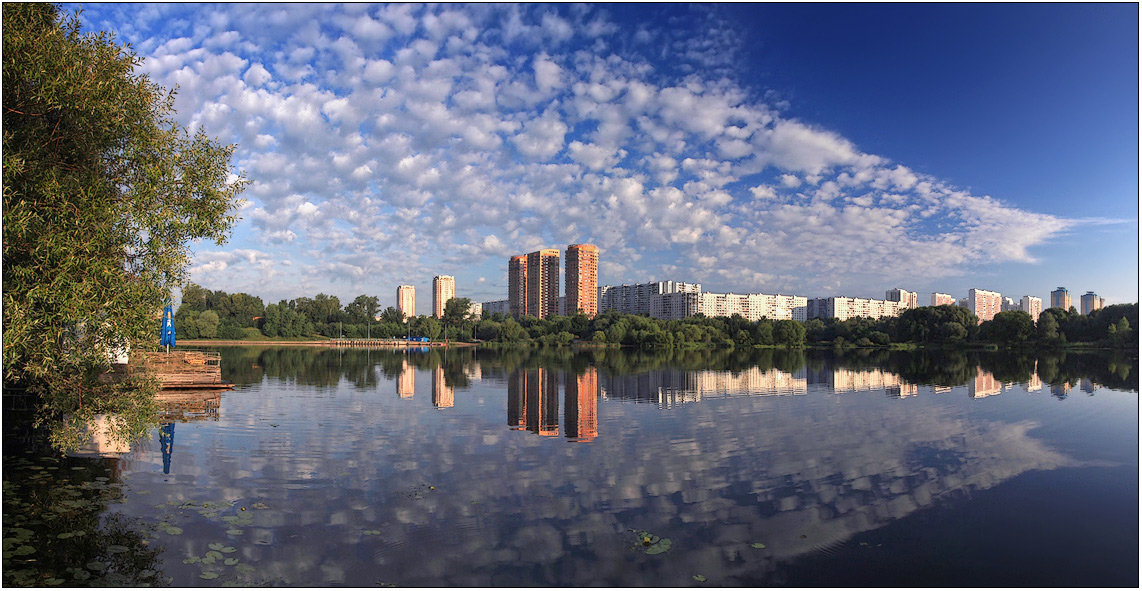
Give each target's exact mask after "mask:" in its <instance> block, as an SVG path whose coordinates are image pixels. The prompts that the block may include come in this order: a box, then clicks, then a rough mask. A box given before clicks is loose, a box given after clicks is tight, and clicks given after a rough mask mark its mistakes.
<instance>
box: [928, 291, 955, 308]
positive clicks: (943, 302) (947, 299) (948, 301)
mask: <svg viewBox="0 0 1142 591" xmlns="http://www.w3.org/2000/svg"><path fill="white" fill-rule="evenodd" d="M932 305H933V306H954V305H956V298H954V297H952V296H951V294H947V293H939V292H933V293H932Z"/></svg>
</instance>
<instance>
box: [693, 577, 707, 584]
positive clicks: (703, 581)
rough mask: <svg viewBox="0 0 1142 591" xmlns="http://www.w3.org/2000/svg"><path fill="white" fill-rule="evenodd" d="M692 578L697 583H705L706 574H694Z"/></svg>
mask: <svg viewBox="0 0 1142 591" xmlns="http://www.w3.org/2000/svg"><path fill="white" fill-rule="evenodd" d="M694 580H695V581H698V582H699V583H705V582H706V575H694Z"/></svg>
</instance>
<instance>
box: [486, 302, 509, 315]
mask: <svg viewBox="0 0 1142 591" xmlns="http://www.w3.org/2000/svg"><path fill="white" fill-rule="evenodd" d="M482 306H483V308H484V309H483V311H482V314H485V315H488V316H491V315H492V314H507V315H509V316H510V315H511V313H512V309H511V301H510V300H495V301H491V302H484V303H483V304H482Z"/></svg>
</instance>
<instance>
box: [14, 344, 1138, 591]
mask: <svg viewBox="0 0 1142 591" xmlns="http://www.w3.org/2000/svg"><path fill="white" fill-rule="evenodd" d="M292 351H294V352H285V351H274V350H271V349H253V350H241V349H235V350H227V351H226V352H224V353H223V371H224V374H225V372H227V371H228V370H227V369H226V368H227V367H228V364H233V365H234V367H235V371H236V372H237V374H235V375H241V376H245V377H244V378H243V379H244V380H245V381H244V382H243V383H242V384H240V386H239V387H238V388H237V389H236V390H235V391H232V392H228V393H225V394H223V395H222V397H221V399H220V401H219V402H218V403H215V402H213V401H208V400H203V401H201V406H197V407H194V409H190V407H189V406H188V407H186V408H187V410H188V412H187V413H185V414H189V416H191V417H199V418H197V419H191V418H186V419H185V424H182V425H176V424H175V423H176V422H184V421H183V420H181V419H174V418H170V419H169V420H164V421H163V427H162V428H161V429H160V430H159V433H158V435H157V439H158V445H157V446H151V447H149V448H148V447H146V446H143V447H142V448H141V449H138V450H137V451H136V452H133V453H136V454H137V455H138V457H137V458H136V459H135V460H134V461H132V462H129V463H126V468H124V476H123V479H124V482H126V483H128V484H129V487H130V489H131V490H132V491H139V492H138V493H137V494H136V493H132V494H131V495H129V498H127V499H125V503H123V504H122V505H121V506H118V507H117V509H116V511H120V512H121V513H123V514H124V515H130V516H135V517H139V518H140V519H144V520H147V521H148V522H150V523H152V524H158V523H165V524H167V525H166V526H165V527H167V528H176V529H180V530H183V531H184V533H183V534H180V535H181V536H182V537H179V538H172V537H169V536H168V535H167V534H163V535H164V536H166V537H163V538H162V539H163V541H164V542H166V543H168V545H167V547H166V549H165V550H164V551H163V552H162V563H163V564H162V567H163V569H164V570H165V571H166V572H167V573H168V574H169V575H170V576H174V577H175V583H174V584H176V585H179V586H186V585H192V584H195V583H198V582H199V577H200V574H201V573H203V572H204V570H203V569H204V567H202V566H201V565H200V564H194V563H187V562H185V561H187V560H190V559H191V558H192V557H194V556H198V557H202V556H204V555H205V554H206V553H207V552H208V551H209V550H210V548H211V544H215V545H217V544H221V543H223V542H224V543H225V544H228V545H229V546H232V547H234V548H236V549H237V550H236V552H235V554H234V556H235V557H240V559H241V564H243V565H251V566H250V571H249V572H248V574H242V573H239V572H237V571H235V570H234V569H229V570H227V569H225V568H221V567H218V568H216V569H215V570H209V569H206V572H220V573H222V574H221V578H220V579H219V582H223V581H224V582H227V583H239V584H274V585H296V586H305V585H351V586H373V585H376V584H378V581H381V582H393V583H396V584H399V585H402V586H440V585H448V586H521V585H522V586H534V585H543V586H554V585H559V586H587V585H607V586H651V585H654V586H679V585H685V584H689V583H690V581H692V580H693V578H692V577H693V575H694V574H695V573H703V574H705V575H706V576H709V577H710V581H711V582H712V583H714V584H718V585H723V586H725V585H762V584H767V585H768V584H779V583H780V582H781V579H780V572H781V568H782V565H783V564H788V562H789V561H790V560H792V559H793V558H798V557H801V558H804V557H811V556H825V557H826V558H827V557H828V556H830V555H831V554H830V553H831V552H833V551H834V550H835V549H836V548H838V547H839V546H840V545H843V544H845V543H846V541H848V540H852V539H853V537H854V536H857V535H859V534H861V532H868V531H871V530H875V529H878V528H882V527H884V526H886V525H888V524H890V523H893V522H897V521H899V520H901V519H906V518H908V517H909V516H912V515H915V514H916V513H917V512H919V511H921V510H923V509H925V508H929V507H934V506H937V505H945V504H953V505H954V504H956V503H964V504H967V505H965V506H968V507H973V506H972V505H970V502H971V497H972V495H973V494H974V493H975V492H976V491H982V490H986V489H989V488H993V487H996V486H998V485H999V484H1001V483H1013V482H1014V480H1013V479H1015V477H1016V476H1019V475H1023V474H1027V473H1029V472H1036V473H1051V472H1052V471H1058V470H1059V469H1060V468H1069V467H1074V466H1078V465H1082V464H1084V463H1091V462H1090V461H1089V460H1090V458H1092V457H1093V458H1095V459H1097V460H1100V462H1101V463H1100V464H1099V465H1102V466H1106V465H1111V464H1112V460H1113V461H1114V462H1127V463H1129V462H1130V461H1133V462H1134V464H1133V466H1135V468H1134V469H1135V470H1136V458H1134V459H1133V460H1131V458H1130V457H1129V454H1126V453H1125V452H1119V451H1115V450H1121V449H1122V446H1121V445H1119V444H1121V443H1122V442H1123V441H1125V442H1128V443H1129V442H1136V437H1137V425H1136V423H1134V424H1132V422H1131V420H1130V419H1129V418H1122V417H1123V414H1124V413H1117V414H1114V413H1111V412H1110V410H1111V409H1114V408H1116V407H1114V406H1113V405H1112V404H1110V403H1117V402H1116V401H1118V400H1121V399H1122V398H1123V397H1122V396H1121V395H1122V393H1121V392H1115V391H1113V387H1111V390H1112V391H1111V392H1108V393H1106V394H1105V395H1104V394H1103V393H1100V388H1102V387H1103V386H1100V384H1103V383H1105V382H1102V381H1101V380H1104V379H1114V380H1119V381H1120V382H1121V381H1123V380H1126V381H1127V382H1128V381H1129V379H1130V378H1131V376H1133V375H1134V371H1133V367H1134V366H1135V365H1136V362H1135V361H1133V360H1129V359H1125V360H1124V359H1120V358H1118V359H1116V358H1107V357H1105V356H1104V357H1102V358H1101V359H1100V358H1096V357H1083V356H1075V355H1071V354H1068V355H1066V356H1055V357H1052V358H1048V357H1046V356H1038V357H1036V356H1024V357H1021V358H1019V359H1014V360H1012V359H1008V360H1004V359H993V358H991V357H988V356H986V355H976V354H960V353H956V354H950V355H949V354H944V353H938V354H933V355H927V354H908V355H902V354H899V353H897V352H875V353H872V354H866V352H856V353H852V354H850V353H834V352H829V351H826V352H815V351H814V352H782V351H744V352H743V351H738V352H734V351H699V352H679V351H672V352H666V353H654V352H625V351H600V350H590V351H578V352H577V351H572V350H559V351H543V350H529V349H523V350H514V351H507V352H486V351H473V350H465V351H439V350H431V351H428V352H424V353H419V352H412V353H404V352H399V353H394V354H390V353H391V352H384V351H360V352H355V351H352V350H344V351H339V352H338V351H326V350H316V351H314V350H311V351H309V352H308V353H304V350H300V349H293V350H292ZM298 351H301V352H303V353H304V354H299V353H298ZM231 352H232V353H233V354H231ZM1015 357H1019V356H1015ZM945 362H946V363H947V365H943V364H944V363H945ZM1112 366H1113V368H1114V369H1113V371H1111V369H1110V368H1111V367H1112ZM310 370H312V371H314V372H315V373H314V375H306V372H308V371H310ZM1084 372H1087V373H1084ZM418 373H421V374H422V375H421V387H422V397H420V398H415V399H414V398H413V394H414V393H415V383H416V375H417V374H418ZM1020 377H1023V378H1024V379H1022V380H1021V379H1018V378H1020ZM1048 377H1050V379H1048ZM224 379H228V380H230V381H235V382H237V381H239V380H236V379H234V377H233V376H232V375H230V374H225V375H224ZM1134 379H1135V380H1136V377H1135V378H1134ZM1052 380H1054V381H1052ZM1021 383H1022V384H1026V385H1025V388H1026V390H1027V391H1028V392H1036V391H1042V389H1043V385H1044V384H1049V385H1051V388H1052V392H1054V389H1055V388H1059V389H1060V391H1062V395H1063V396H1064V397H1065V396H1066V391H1067V390H1070V389H1071V387H1072V386H1071V385H1072V384H1076V385H1077V387H1078V388H1079V389H1080V390H1081V391H1083V392H1085V393H1087V394H1095V396H1094V397H1093V398H1092V397H1090V396H1078V397H1075V398H1072V399H1070V400H1067V401H1066V403H1065V404H1059V403H1058V401H1056V400H1053V399H1050V398H1046V397H1042V396H1037V397H1028V396H1010V395H1008V394H1006V393H1007V392H1009V391H1011V390H1012V389H1013V388H1016V387H1017V384H1021ZM429 385H430V386H431V397H428V396H424V394H425V392H424V388H426V387H428V386H429ZM394 392H395V394H396V396H394V395H393V394H394ZM942 392H955V394H954V395H952V396H942V395H940V393H942ZM999 393H1002V394H1004V395H1003V396H999V397H996V396H995V394H999ZM964 394H966V396H965V395H964ZM981 396H982V398H980V399H979V400H976V398H979V397H981ZM560 404H562V405H563V407H562V408H560V407H559V405H560ZM1108 404H1110V405H1108ZM1118 408H1121V407H1118ZM1134 409H1135V410H1136V402H1135V406H1134ZM438 410H439V412H437V411H438ZM185 414H184V418H185ZM505 415H506V423H507V428H506V429H505V426H504V421H505ZM1092 416H1093V417H1096V418H1097V420H1095V421H1087V422H1084V420H1085V419H1084V418H1087V417H1092ZM1092 423H1094V424H1097V425H1098V427H1097V429H1096V430H1094V431H1092V430H1091V428H1090V425H1091V424H1092ZM1113 425H1118V429H1119V430H1118V431H1116V430H1115V429H1114V428H1112V426H1113ZM176 427H177V430H178V434H179V441H178V443H179V450H178V451H179V454H178V460H179V464H178V465H175V466H173V467H172V458H173V456H174V454H173V452H174V432H175V428H176ZM1099 438H1101V439H1099ZM566 442H575V443H577V444H578V445H565V444H564V443H566ZM1082 446H1089V447H1082ZM1113 454H1118V455H1113ZM1123 454H1125V455H1123ZM160 458H161V464H160ZM1079 458H1082V460H1081V461H1080V459H1079ZM172 471H173V472H176V473H177V475H176V476H170V473H171V472H172ZM1080 480H1081V479H1075V478H1073V477H1070V476H1068V475H1066V474H1065V473H1063V474H1061V475H1060V476H1058V477H1057V478H1055V479H1053V480H1049V482H1050V483H1051V485H1052V486H1055V487H1059V489H1061V488H1065V487H1073V486H1076V484H1079V481H1080ZM6 490H7V489H6ZM144 491H145V492H146V493H147V494H143V492H144ZM1040 492H1041V491H1038V490H1034V491H1028V494H1029V495H1035V494H1039V493H1040ZM6 496H7V495H6ZM6 502H7V500H6ZM205 504H211V507H209V508H207V507H204V505H205ZM214 504H217V505H219V506H220V507H222V508H221V509H217V508H214ZM184 505H185V506H193V507H194V509H193V510H191V509H187V510H183V509H182V507H183V506H184ZM156 507H162V508H161V509H156ZM172 507H173V508H172ZM242 508H246V509H247V510H246V511H243V510H242ZM200 509H202V510H200ZM207 509H209V510H207ZM971 510H972V509H968V510H967V511H969V512H970V511H971ZM1012 510H1013V511H1021V510H1027V509H1025V508H1022V507H1015V508H1012ZM956 515H962V514H956ZM1036 518H1041V519H1045V520H1050V519H1051V516H1049V515H1033V514H1028V519H1027V521H1028V522H1031V521H1034V520H1035V519H1036ZM247 521H248V523H247ZM1127 521H1129V520H1127ZM1135 521H1136V520H1135ZM236 523H240V525H235V524H236ZM6 527H7V524H6ZM940 527H945V528H954V527H957V524H956V523H943V522H941V523H940ZM632 529H636V530H648V531H653V532H655V534H657V535H662V536H664V537H669V538H671V539H672V540H674V542H675V544H674V547H673V549H672V550H671V551H670V553H669V554H668V555H665V556H660V557H654V556H647V555H645V554H643V553H639V552H631V551H630V550H629V548H630V545H631V541H630V540H629V539H628V538H629V531H630V530H632ZM160 531H162V530H160ZM235 532H237V533H235ZM941 533H942V530H940V529H939V528H937V529H934V530H933V532H932V534H933V535H934V536H938V535H940V534H941ZM1070 533H1072V534H1076V535H1075V536H1074V537H1075V538H1077V533H1078V532H1070ZM1011 535H1012V536H1013V537H1012V540H1011V542H1012V547H1018V546H1019V545H1020V544H1021V543H1027V542H1028V541H1029V540H1026V539H1021V538H1019V537H1018V536H1019V535H1020V534H1019V532H1012V533H1011ZM1028 535H1029V534H1028ZM6 537H7V533H6ZM1065 538H1066V537H1065V536H1064V538H1063V539H1065ZM1072 539H1074V538H1072ZM1128 541H1129V540H1128ZM755 542H763V543H764V544H765V545H766V549H765V550H764V551H759V550H757V549H756V548H754V547H753V546H752V544H753V543H755ZM906 543H907V541H902V542H900V544H902V546H901V547H899V548H895V549H892V550H896V551H900V550H903V549H904V548H903V545H904V544H906ZM1134 544H1135V548H1136V538H1134ZM889 550H890V549H887V548H886V549H885V553H886V554H889V553H890V552H889ZM1130 550H1131V548H1130V547H1129V545H1128V544H1127V545H1126V546H1124V552H1125V553H1126V554H1129V553H1130ZM956 551H957V552H970V551H971V549H956ZM1135 555H1136V551H1135ZM1006 558H1007V557H1006V555H997V556H994V557H990V556H989V557H987V559H988V561H989V562H987V565H985V566H984V567H982V568H997V569H998V568H1003V563H1004V561H1005V560H1006ZM1043 559H1044V560H1055V559H1057V558H1056V557H1051V556H1045V557H1044V558H1043ZM931 560H933V565H936V562H938V561H939V560H940V557H938V556H937V557H931ZM1084 560H1085V558H1084ZM1095 562H1097V561H1091V564H1094V563H1095ZM988 565H994V566H988ZM937 567H938V565H936V566H933V568H937ZM211 568H215V567H211ZM933 582H934V583H938V581H933ZM838 584H843V581H842V582H839V583H838ZM1060 584H1064V583H1060Z"/></svg>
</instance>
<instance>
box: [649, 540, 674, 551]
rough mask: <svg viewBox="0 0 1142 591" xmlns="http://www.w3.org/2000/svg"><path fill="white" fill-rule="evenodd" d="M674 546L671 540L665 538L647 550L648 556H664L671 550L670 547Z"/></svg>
mask: <svg viewBox="0 0 1142 591" xmlns="http://www.w3.org/2000/svg"><path fill="white" fill-rule="evenodd" d="M672 544H673V542H671V541H670V538H663V539H661V540H659V541H658V542H657V543H655V544H651V546H650V547H649V548H647V549H646V553H647V554H662V553H663V552H666V551H667V550H670V546H671V545H672Z"/></svg>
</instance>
